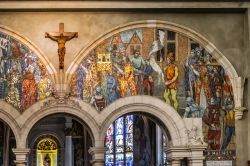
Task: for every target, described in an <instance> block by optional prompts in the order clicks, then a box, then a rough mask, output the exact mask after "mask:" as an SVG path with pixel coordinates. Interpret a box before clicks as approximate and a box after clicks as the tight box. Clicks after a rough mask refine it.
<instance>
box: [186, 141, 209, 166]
mask: <svg viewBox="0 0 250 166" xmlns="http://www.w3.org/2000/svg"><path fill="white" fill-rule="evenodd" d="M189 148H190V150H191V156H190V158H188V159H189V164H188V165H189V166H203V161H204V159H205V157H204V156H203V151H204V150H205V149H206V148H207V145H190V146H189Z"/></svg>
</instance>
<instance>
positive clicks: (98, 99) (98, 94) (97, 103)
mask: <svg viewBox="0 0 250 166" xmlns="http://www.w3.org/2000/svg"><path fill="white" fill-rule="evenodd" d="M90 104H92V105H93V106H94V107H95V108H96V109H97V110H98V111H101V110H102V109H104V108H105V106H106V101H105V97H104V95H102V89H101V87H100V86H97V87H96V90H95V95H94V96H93V97H92V98H91V101H90Z"/></svg>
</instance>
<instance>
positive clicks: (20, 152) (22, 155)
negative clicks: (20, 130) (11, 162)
mask: <svg viewBox="0 0 250 166" xmlns="http://www.w3.org/2000/svg"><path fill="white" fill-rule="evenodd" d="M12 151H13V153H14V154H15V155H16V160H15V163H16V165H17V166H22V165H23V166H25V164H26V162H27V159H26V157H27V154H28V153H29V151H30V149H25V148H23V149H21V148H15V149H12Z"/></svg>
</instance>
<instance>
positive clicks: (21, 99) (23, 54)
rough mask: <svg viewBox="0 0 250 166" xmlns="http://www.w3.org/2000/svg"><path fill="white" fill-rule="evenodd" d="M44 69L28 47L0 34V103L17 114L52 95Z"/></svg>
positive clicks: (49, 82) (50, 83)
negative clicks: (8, 105)
mask: <svg viewBox="0 0 250 166" xmlns="http://www.w3.org/2000/svg"><path fill="white" fill-rule="evenodd" d="M52 89H53V86H52V82H51V80H50V78H49V76H48V73H47V70H46V67H45V66H44V64H43V63H42V62H41V60H40V59H39V58H38V57H37V55H35V53H34V52H33V51H31V50H30V49H29V48H28V47H27V46H25V45H24V44H22V43H21V42H20V41H18V40H16V39H14V38H12V37H11V36H9V35H6V34H4V33H0V99H3V100H5V101H6V102H7V103H9V104H11V105H12V106H13V107H15V109H17V110H19V111H20V112H23V111H25V110H26V109H27V108H29V107H30V106H31V105H33V104H34V103H35V102H37V101H39V100H43V99H45V98H47V97H49V96H50V95H51V93H52Z"/></svg>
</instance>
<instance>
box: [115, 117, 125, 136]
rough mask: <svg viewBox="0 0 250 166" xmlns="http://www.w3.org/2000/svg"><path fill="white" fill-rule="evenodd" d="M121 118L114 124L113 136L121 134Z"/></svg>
mask: <svg viewBox="0 0 250 166" xmlns="http://www.w3.org/2000/svg"><path fill="white" fill-rule="evenodd" d="M123 127H124V124H123V117H121V118H119V119H117V120H116V122H115V134H116V135H117V134H123Z"/></svg>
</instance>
